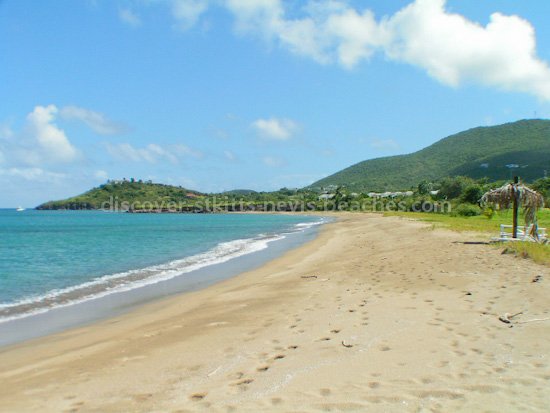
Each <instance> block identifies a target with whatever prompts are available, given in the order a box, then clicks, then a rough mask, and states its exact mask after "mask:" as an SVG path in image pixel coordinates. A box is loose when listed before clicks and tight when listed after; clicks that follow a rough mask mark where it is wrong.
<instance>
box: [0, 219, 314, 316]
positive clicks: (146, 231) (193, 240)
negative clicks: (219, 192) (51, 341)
mask: <svg viewBox="0 0 550 413" xmlns="http://www.w3.org/2000/svg"><path fill="white" fill-rule="evenodd" d="M322 222H323V219H322V218H319V217H312V216H296V215H267V214H257V215H256V214H251V215H246V214H219V215H218V214H126V213H108V212H97V211H34V210H26V211H23V212H17V211H15V210H0V323H1V322H3V321H9V320H13V319H18V318H21V317H25V316H27V315H30V314H36V313H44V312H47V311H48V310H50V309H53V308H56V307H60V306H67V305H70V304H73V303H78V302H83V301H86V300H92V299H94V298H98V297H102V296H106V295H110V294H114V293H118V292H122V291H128V290H132V289H135V288H138V287H142V286H145V285H150V284H156V283H159V282H163V281H166V280H169V279H173V278H175V277H185V275H186V274H187V273H190V272H192V271H194V270H198V269H201V268H205V267H208V266H210V265H213V264H219V263H223V262H226V261H229V260H232V259H233V258H236V257H239V256H243V255H246V254H251V253H253V252H256V251H260V250H262V249H266V248H268V246H269V244H270V242H272V241H276V240H280V239H283V238H285V237H286V236H288V235H289V234H291V233H296V232H300V231H305V230H307V229H308V228H311V227H312V226H315V225H318V224H320V223H322Z"/></svg>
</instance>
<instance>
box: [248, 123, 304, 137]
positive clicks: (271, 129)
mask: <svg viewBox="0 0 550 413" xmlns="http://www.w3.org/2000/svg"><path fill="white" fill-rule="evenodd" d="M252 127H253V128H254V129H256V131H257V132H258V134H259V135H260V136H261V137H262V138H264V139H271V140H278V141H286V140H289V139H290V138H291V137H292V135H293V133H294V132H295V131H296V129H297V127H298V125H297V124H296V122H294V121H293V120H290V119H277V118H270V119H258V120H256V121H254V122H252Z"/></svg>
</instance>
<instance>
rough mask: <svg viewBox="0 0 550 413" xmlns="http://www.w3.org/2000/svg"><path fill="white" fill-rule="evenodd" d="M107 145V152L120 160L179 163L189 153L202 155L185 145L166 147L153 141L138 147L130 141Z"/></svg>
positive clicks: (197, 155) (196, 155)
mask: <svg viewBox="0 0 550 413" xmlns="http://www.w3.org/2000/svg"><path fill="white" fill-rule="evenodd" d="M106 147H107V152H108V153H109V154H110V155H111V156H112V157H113V158H115V159H118V160H120V161H131V162H147V163H151V164H156V163H158V162H162V161H168V162H171V163H173V164H177V163H179V161H180V159H181V158H182V157H184V156H187V155H191V156H194V157H201V156H202V154H201V153H200V152H198V151H194V150H192V149H190V148H188V147H187V146H185V145H172V146H168V147H166V148H165V147H162V146H160V145H157V144H156V143H151V144H149V145H147V146H145V147H143V148H136V147H134V146H132V145H130V144H129V143H121V144H118V145H112V144H110V143H108V144H107V145H106Z"/></svg>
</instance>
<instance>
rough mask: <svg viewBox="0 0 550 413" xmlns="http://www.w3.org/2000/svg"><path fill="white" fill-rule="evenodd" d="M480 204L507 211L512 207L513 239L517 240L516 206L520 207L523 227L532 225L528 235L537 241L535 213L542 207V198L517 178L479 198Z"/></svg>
mask: <svg viewBox="0 0 550 413" xmlns="http://www.w3.org/2000/svg"><path fill="white" fill-rule="evenodd" d="M481 202H482V203H485V204H488V203H490V204H494V205H498V206H499V207H500V208H503V209H509V208H510V206H512V208H513V209H514V217H513V219H514V223H513V238H517V228H518V218H517V217H518V206H521V207H522V208H523V210H524V211H525V226H526V227H529V225H531V224H533V228H532V229H531V232H530V234H529V235H531V236H533V237H534V238H537V239H538V233H537V229H538V228H537V215H536V213H537V210H538V209H539V208H542V207H543V206H544V197H543V196H542V195H541V194H539V193H538V192H536V191H533V190H532V189H531V188H528V187H527V186H525V185H523V184H520V183H519V181H518V179H517V177H515V178H514V182H513V183H510V184H506V185H504V186H501V187H500V188H497V189H493V190H492V191H489V192H486V193H485V194H484V195H483V197H481Z"/></svg>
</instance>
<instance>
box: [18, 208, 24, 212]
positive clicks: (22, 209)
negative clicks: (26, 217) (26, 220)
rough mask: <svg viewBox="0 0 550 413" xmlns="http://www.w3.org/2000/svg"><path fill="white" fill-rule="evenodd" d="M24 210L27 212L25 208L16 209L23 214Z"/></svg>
mask: <svg viewBox="0 0 550 413" xmlns="http://www.w3.org/2000/svg"><path fill="white" fill-rule="evenodd" d="M24 210H25V208H23V207H17V209H16V211H17V212H23V211H24Z"/></svg>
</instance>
